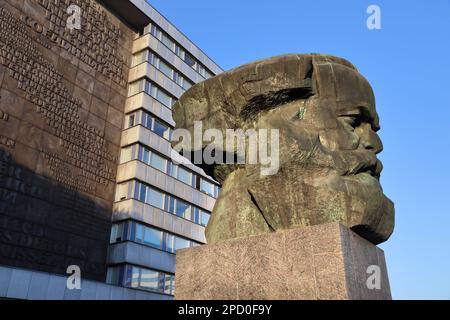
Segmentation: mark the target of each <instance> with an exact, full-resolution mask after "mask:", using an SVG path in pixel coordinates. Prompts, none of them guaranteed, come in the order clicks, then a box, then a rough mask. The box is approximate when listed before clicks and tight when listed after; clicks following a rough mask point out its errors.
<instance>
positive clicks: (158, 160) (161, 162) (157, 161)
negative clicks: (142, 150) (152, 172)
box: [151, 153, 166, 172]
mask: <svg viewBox="0 0 450 320" xmlns="http://www.w3.org/2000/svg"><path fill="white" fill-rule="evenodd" d="M151 165H152V167H154V168H156V169H158V170H160V171H162V172H166V159H164V158H163V157H160V156H159V155H157V154H156V153H152V163H151Z"/></svg>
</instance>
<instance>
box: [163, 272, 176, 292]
mask: <svg viewBox="0 0 450 320" xmlns="http://www.w3.org/2000/svg"><path fill="white" fill-rule="evenodd" d="M164 278H165V279H164V293H166V294H173V292H174V285H173V284H174V278H175V277H174V276H172V275H170V274H166V275H165V276H164Z"/></svg>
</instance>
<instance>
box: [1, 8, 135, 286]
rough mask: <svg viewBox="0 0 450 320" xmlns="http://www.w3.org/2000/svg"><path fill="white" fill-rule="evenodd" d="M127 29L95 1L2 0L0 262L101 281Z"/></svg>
mask: <svg viewBox="0 0 450 320" xmlns="http://www.w3.org/2000/svg"><path fill="white" fill-rule="evenodd" d="M72 4H75V5H78V6H79V7H80V8H81V14H82V15H81V30H77V29H73V30H70V29H68V28H67V25H66V23H67V21H68V18H69V15H68V14H67V7H68V6H69V5H72ZM133 35H134V34H133V31H132V30H130V29H129V28H127V27H126V26H125V25H123V24H122V23H121V22H120V21H119V20H118V19H117V18H116V17H115V16H113V15H111V14H110V13H109V12H107V11H106V10H105V9H104V8H103V7H101V6H100V5H99V4H98V3H97V2H95V1H93V0H90V1H86V0H60V1H58V0H51V1H49V0H20V1H17V0H2V1H0V265H11V266H18V267H26V268H34V269H38V270H42V271H47V272H55V273H65V272H66V268H67V267H68V266H69V265H72V264H75V265H79V266H80V267H81V270H82V276H83V277H84V278H90V279H95V280H104V278H105V258H106V250H107V245H108V240H109V233H110V226H111V207H112V202H113V199H114V191H115V183H114V182H115V177H116V169H117V162H118V155H119V143H120V133H121V127H122V122H123V121H122V120H123V108H124V106H125V97H126V78H127V74H128V70H129V69H128V66H129V61H130V58H131V53H130V51H131V45H132V39H133Z"/></svg>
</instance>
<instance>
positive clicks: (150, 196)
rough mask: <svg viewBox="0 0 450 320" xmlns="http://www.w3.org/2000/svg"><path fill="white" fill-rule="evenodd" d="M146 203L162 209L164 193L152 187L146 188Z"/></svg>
mask: <svg viewBox="0 0 450 320" xmlns="http://www.w3.org/2000/svg"><path fill="white" fill-rule="evenodd" d="M147 189H148V190H147V201H146V202H147V203H149V204H151V205H152V206H154V207H157V208H160V209H164V194H163V193H161V192H159V191H156V190H155V189H153V188H147Z"/></svg>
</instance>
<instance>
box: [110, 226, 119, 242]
mask: <svg viewBox="0 0 450 320" xmlns="http://www.w3.org/2000/svg"><path fill="white" fill-rule="evenodd" d="M116 238H117V224H113V225H112V228H111V237H110V238H109V243H114V242H116Z"/></svg>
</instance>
